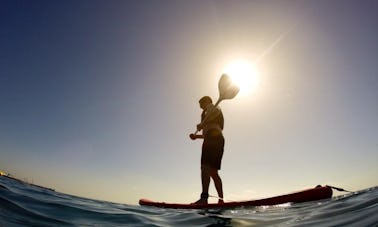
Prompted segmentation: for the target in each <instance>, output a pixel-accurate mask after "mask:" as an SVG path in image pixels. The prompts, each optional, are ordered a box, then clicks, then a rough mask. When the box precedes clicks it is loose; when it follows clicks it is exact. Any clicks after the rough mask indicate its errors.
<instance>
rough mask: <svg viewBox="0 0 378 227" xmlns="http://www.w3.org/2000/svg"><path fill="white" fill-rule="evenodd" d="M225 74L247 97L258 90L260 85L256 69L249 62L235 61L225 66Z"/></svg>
mask: <svg viewBox="0 0 378 227" xmlns="http://www.w3.org/2000/svg"><path fill="white" fill-rule="evenodd" d="M223 73H226V74H228V75H229V76H230V78H231V80H232V81H233V82H234V83H235V84H236V85H238V86H239V87H240V93H241V94H243V95H247V94H249V93H251V92H253V91H254V90H256V88H257V85H258V78H257V71H256V68H255V67H254V66H253V65H252V64H251V63H249V62H247V61H241V60H238V61H233V62H231V63H229V64H228V65H226V66H225V68H224V70H223Z"/></svg>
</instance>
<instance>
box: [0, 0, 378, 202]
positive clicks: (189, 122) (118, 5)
mask: <svg viewBox="0 0 378 227" xmlns="http://www.w3.org/2000/svg"><path fill="white" fill-rule="evenodd" d="M377 43H378V1H375V0H371V1H368V0H365V1H354V0H350V1H348V0H346V1H345V0H342V1H341V0H340V1H337V0H335V1H328V0H324V1H321V0H319V1H310V0H307V1H306V0H303V1H301V0H296V1H294V0H288V1H285V0H276V1H267V0H261V1H202V0H199V1H173V0H172V1H159V0H157V1H110V0H109V1H76V0H74V1H18V0H10V1H4V0H2V1H0V170H3V171H6V172H9V173H11V174H13V175H14V176H16V177H19V178H21V179H28V180H29V181H33V182H34V183H36V184H40V185H43V186H47V187H52V188H55V189H56V190H58V191H61V192H65V193H69V194H74V195H79V196H84V197H90V198H96V199H102V200H108V201H115V202H121V203H127V204H136V203H137V202H138V199H139V198H142V197H146V198H150V199H154V200H160V201H170V202H192V201H195V200H196V199H198V196H199V194H200V191H201V184H200V153H201V151H200V150H201V141H191V140H190V139H189V137H188V135H189V134H190V133H192V132H194V131H195V126H196V124H197V123H198V122H199V119H200V114H201V110H200V108H199V106H198V99H199V98H200V97H202V96H203V95H210V96H211V97H213V99H217V97H218V91H217V82H218V79H219V77H220V75H221V74H222V70H223V69H224V67H225V65H227V64H228V63H229V62H231V61H233V60H236V59H243V60H247V61H250V62H253V63H254V64H255V67H256V69H257V71H258V73H257V74H258V78H259V84H258V86H257V87H256V89H255V90H254V91H253V92H251V93H249V94H248V95H239V96H237V97H236V98H235V99H233V100H227V101H224V102H222V103H221V108H222V110H223V113H224V116H225V130H224V135H225V138H226V145H225V154H224V158H223V163H222V170H221V171H220V174H221V176H222V178H223V183H224V191H225V197H226V200H227V199H229V200H236V199H250V198H258V197H262V196H269V195H277V194H280V193H286V192H291V191H295V190H299V189H302V188H308V187H312V186H315V185H317V184H331V185H335V186H340V187H344V188H346V189H349V190H359V189H364V188H367V187H371V186H376V185H378V165H377V161H378V45H377ZM210 188H211V191H210V193H211V194H216V193H215V190H214V185H213V184H211V185H210Z"/></svg>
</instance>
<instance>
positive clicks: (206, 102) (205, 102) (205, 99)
mask: <svg viewBox="0 0 378 227" xmlns="http://www.w3.org/2000/svg"><path fill="white" fill-rule="evenodd" d="M198 102H199V104H200V107H201V109H203V110H204V109H205V108H206V107H207V106H208V105H209V104H211V103H213V100H211V98H210V97H209V96H203V97H202V98H201V99H200V100H199V101H198Z"/></svg>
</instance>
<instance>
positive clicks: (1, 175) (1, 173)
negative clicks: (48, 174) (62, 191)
mask: <svg viewBox="0 0 378 227" xmlns="http://www.w3.org/2000/svg"><path fill="white" fill-rule="evenodd" d="M0 177H6V178H9V179H12V180H15V181H17V182H20V183H22V184H27V185H31V186H34V187H37V188H42V189H46V190H49V191H55V189H53V188H47V187H44V186H40V185H37V184H33V183H29V182H26V181H23V180H20V179H17V178H15V177H12V176H10V175H9V174H5V173H4V172H0Z"/></svg>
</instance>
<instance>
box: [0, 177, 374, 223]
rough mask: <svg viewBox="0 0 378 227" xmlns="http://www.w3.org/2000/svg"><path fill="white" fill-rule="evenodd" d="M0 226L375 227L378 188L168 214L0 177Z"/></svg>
mask: <svg viewBox="0 0 378 227" xmlns="http://www.w3.org/2000/svg"><path fill="white" fill-rule="evenodd" d="M0 226H378V187H374V188H369V189H365V190H361V191H358V192H353V193H348V194H345V195H342V196H338V197H334V198H332V199H328V200H322V201H316V202H308V203H300V204H282V205H278V206H262V207H248V208H238V209H227V210H172V209H161V208H152V207H141V206H137V205H127V204H117V203H110V202H104V201H98V200H91V199H85V198H80V197H76V196H72V195H67V194H63V193H59V192H55V191H52V190H48V189H44V188H40V187H36V186H33V185H29V184H24V183H22V182H19V181H16V180H13V179H9V178H6V177H0Z"/></svg>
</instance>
